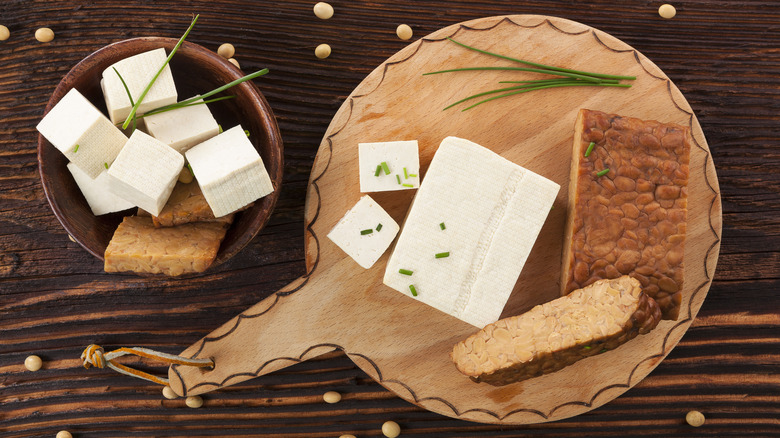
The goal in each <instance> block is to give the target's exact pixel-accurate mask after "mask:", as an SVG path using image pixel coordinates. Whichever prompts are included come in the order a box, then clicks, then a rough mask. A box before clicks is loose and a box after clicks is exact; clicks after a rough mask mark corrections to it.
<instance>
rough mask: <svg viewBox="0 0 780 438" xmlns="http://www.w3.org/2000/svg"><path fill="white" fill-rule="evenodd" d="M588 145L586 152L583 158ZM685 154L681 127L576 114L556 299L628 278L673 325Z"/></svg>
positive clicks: (680, 268)
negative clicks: (595, 284) (606, 280)
mask: <svg viewBox="0 0 780 438" xmlns="http://www.w3.org/2000/svg"><path fill="white" fill-rule="evenodd" d="M591 142H593V143H594V147H593V150H592V151H591V153H590V154H589V156H588V157H585V153H586V152H587V149H588V146H589V145H590V143H591ZM690 149H691V135H690V130H689V128H688V127H683V126H679V125H675V124H667V123H660V122H656V121H644V120H639V119H635V118H630V117H622V116H618V115H615V114H606V113H603V112H599V111H592V110H587V109H583V110H580V113H579V116H578V118H577V122H576V125H575V134H574V144H573V155H572V167H571V178H570V182H569V206H568V214H569V216H568V220H567V224H566V240H565V242H564V245H565V246H564V253H563V272H562V277H561V287H562V291H561V292H562V294H563V295H565V294H567V293H569V292H571V291H573V290H575V289H579V288H581V287H584V286H587V285H589V284H591V283H593V282H595V281H597V280H600V279H604V278H617V277H620V276H621V275H624V274H629V275H631V276H632V277H634V278H636V279H637V280H639V282H640V283H641V284H642V290H643V291H644V292H645V293H647V294H648V295H650V296H651V297H652V298H653V299H655V300H656V301H657V302H658V304H659V305H660V306H661V310H662V312H663V317H664V319H672V320H675V319H677V317H678V314H679V311H680V304H681V302H682V291H683V272H684V264H683V255H684V253H685V231H686V221H687V215H688V210H687V206H688V175H689V169H688V165H689V160H690ZM607 169H608V172H607V173H606V174H605V175H603V176H598V173H599V172H600V171H604V170H607Z"/></svg>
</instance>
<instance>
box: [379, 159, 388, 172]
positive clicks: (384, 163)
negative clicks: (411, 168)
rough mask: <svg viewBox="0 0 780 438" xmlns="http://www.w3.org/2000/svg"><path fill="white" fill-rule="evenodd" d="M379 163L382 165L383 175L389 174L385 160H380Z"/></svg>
mask: <svg viewBox="0 0 780 438" xmlns="http://www.w3.org/2000/svg"><path fill="white" fill-rule="evenodd" d="M379 165H380V166H382V170H384V171H385V175H390V168H389V167H388V166H387V161H382V162H381V163H380V164H379Z"/></svg>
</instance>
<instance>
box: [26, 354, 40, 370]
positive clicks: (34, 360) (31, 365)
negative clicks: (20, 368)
mask: <svg viewBox="0 0 780 438" xmlns="http://www.w3.org/2000/svg"><path fill="white" fill-rule="evenodd" d="M42 366H43V361H42V360H41V358H40V357H38V356H36V355H32V356H27V359H25V360H24V367H25V368H27V369H28V370H30V371H38V370H39V369H41V367H42Z"/></svg>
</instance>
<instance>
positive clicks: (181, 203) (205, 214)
mask: <svg viewBox="0 0 780 438" xmlns="http://www.w3.org/2000/svg"><path fill="white" fill-rule="evenodd" d="M138 216H149V213H147V212H145V211H143V210H141V209H139V210H138ZM233 216H234V214H233V213H230V214H227V215H225V216H222V217H220V218H215V217H214V213H213V212H212V211H211V207H209V204H208V202H206V197H204V196H203V192H202V191H201V190H200V186H199V185H198V183H197V182H196V181H193V182H191V183H188V184H184V183H181V182H178V183H176V186H175V187H174V188H173V192H171V196H170V197H169V198H168V201H167V202H166V203H165V207H163V209H162V210H160V214H159V215H158V216H152V221H153V222H154V226H155V227H175V226H177V225H182V224H188V223H191V222H222V223H225V224H227V225H230V224H231V223H233Z"/></svg>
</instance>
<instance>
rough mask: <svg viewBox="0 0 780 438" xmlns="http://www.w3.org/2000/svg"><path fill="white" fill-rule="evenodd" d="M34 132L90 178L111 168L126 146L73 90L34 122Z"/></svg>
mask: <svg viewBox="0 0 780 438" xmlns="http://www.w3.org/2000/svg"><path fill="white" fill-rule="evenodd" d="M37 129H38V132H40V133H41V135H43V136H44V137H45V138H46V140H49V143H51V144H52V145H54V147H55V148H57V149H59V151H60V152H62V153H63V154H65V156H66V157H67V158H68V160H70V161H71V162H72V163H74V164H76V165H77V166H78V167H79V168H80V169H81V170H82V171H83V172H84V173H86V174H87V175H89V177H90V178H97V176H98V175H100V173H101V172H103V171H104V170H106V167H105V166H106V164H108V165H111V163H113V162H114V159H115V158H116V156H117V155H118V154H119V151H120V150H122V147H123V146H124V145H125V143H127V137H125V135H124V134H122V131H120V130H119V129H118V128H117V127H116V126H114V125H113V124H112V123H111V122H110V121H109V120H108V119H107V118H106V116H104V115H103V114H102V113H101V112H100V111H99V110H98V109H97V108H95V106H94V105H92V103H91V102H90V101H88V100H87V98H86V97H84V96H83V95H82V94H81V93H79V92H78V90H76V89H75V88H74V89H72V90H70V91H68V93H67V94H66V95H65V96H63V98H62V99H61V100H60V101H59V102H57V104H56V105H55V106H54V107H53V108H52V109H51V111H49V112H48V114H46V116H44V118H43V120H41V122H40V123H38V126H37Z"/></svg>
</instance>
